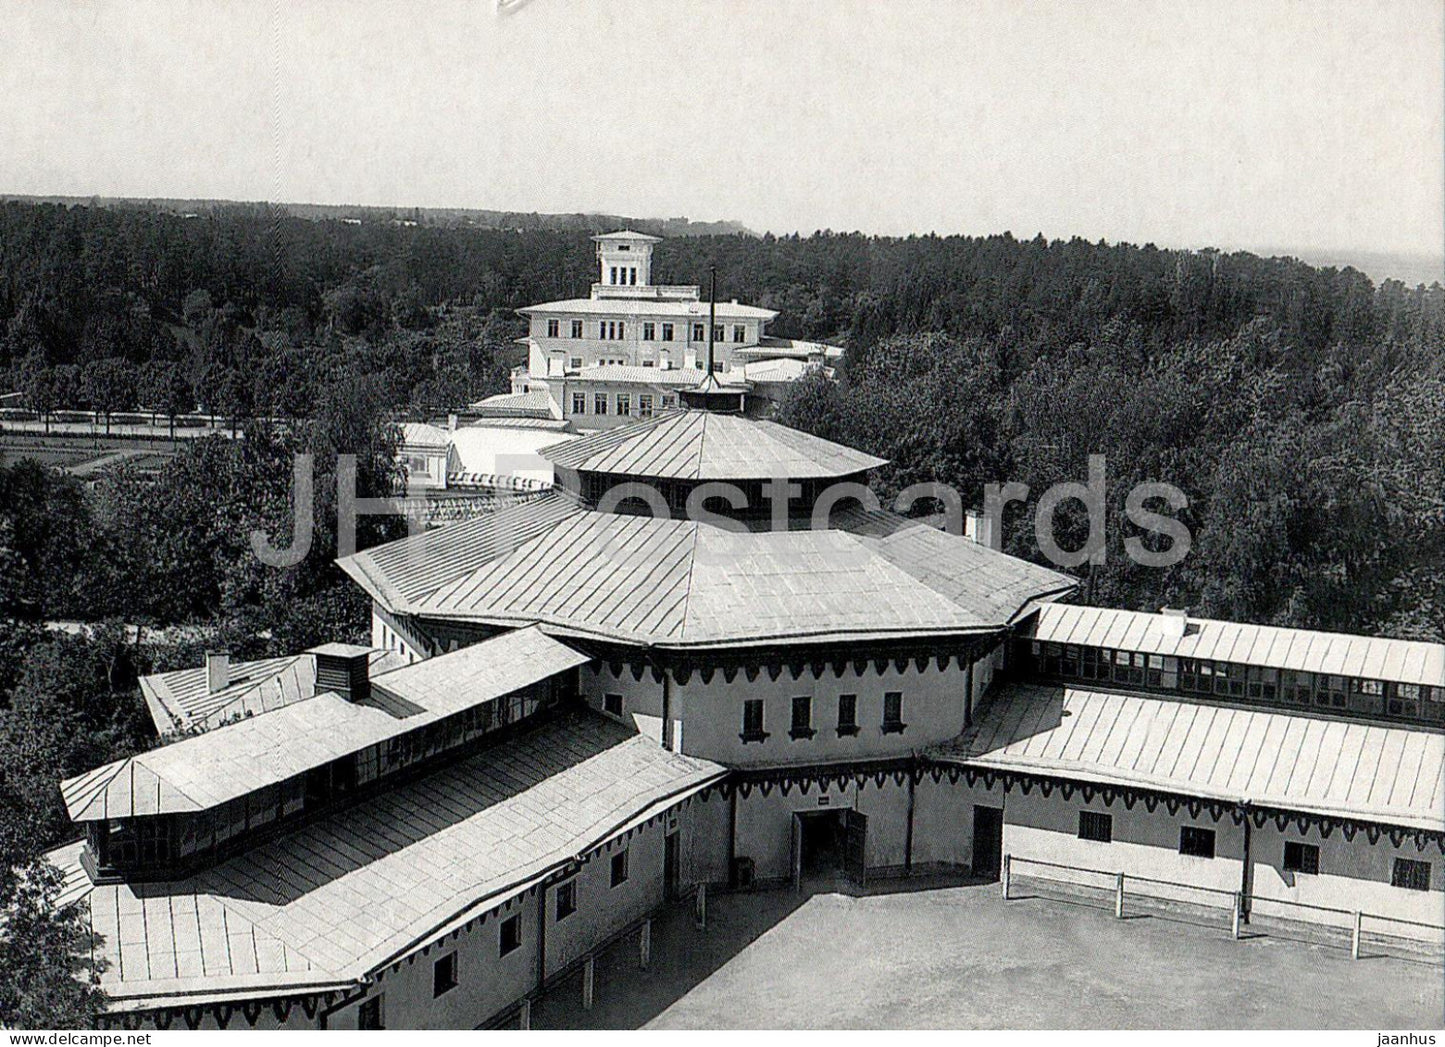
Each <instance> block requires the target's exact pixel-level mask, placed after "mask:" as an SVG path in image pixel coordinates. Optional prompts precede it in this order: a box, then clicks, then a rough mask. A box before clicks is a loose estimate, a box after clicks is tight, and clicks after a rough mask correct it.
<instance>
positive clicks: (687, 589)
mask: <svg viewBox="0 0 1445 1047" xmlns="http://www.w3.org/2000/svg"><path fill="white" fill-rule="evenodd" d="M688 523H689V524H690V525H691V526H692V549H691V550H690V551H689V552H688V555H687V584H686V585H685V586H683V589H682V632H681V634H680V635H679V636H678V640H679V641H682V640H686V639H687V618H688V613H689V612H690V611H691V610H692V591H693V590H692V572H693V570H694V569H695V568H696V567H697V540H698V534H699V527H700V524H699V523H698V521H696V520H689V521H688Z"/></svg>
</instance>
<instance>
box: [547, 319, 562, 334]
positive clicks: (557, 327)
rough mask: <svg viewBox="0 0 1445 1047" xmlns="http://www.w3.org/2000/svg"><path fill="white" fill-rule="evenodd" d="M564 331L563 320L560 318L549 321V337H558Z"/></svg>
mask: <svg viewBox="0 0 1445 1047" xmlns="http://www.w3.org/2000/svg"><path fill="white" fill-rule="evenodd" d="M561 333H562V322H561V321H560V320H548V321H547V337H548V338H556V337H557V336H558V335H560V334H561Z"/></svg>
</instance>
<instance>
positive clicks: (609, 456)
mask: <svg viewBox="0 0 1445 1047" xmlns="http://www.w3.org/2000/svg"><path fill="white" fill-rule="evenodd" d="M541 454H542V455H543V456H544V457H546V458H548V459H549V460H551V462H552V463H553V464H554V465H557V466H561V467H562V468H566V469H575V470H577V471H579V472H599V473H620V474H627V475H629V476H636V477H639V478H656V479H669V480H696V481H704V480H768V479H772V478H773V477H783V478H784V479H788V480H816V479H827V478H830V477H844V476H853V475H855V474H857V473H861V472H864V471H866V470H868V469H876V468H878V467H879V466H882V465H887V464H888V463H887V461H886V460H885V459H883V458H875V457H874V456H873V455H871V454H864V453H863V452H862V451H857V450H854V449H853V448H851V447H845V446H844V445H842V444H836V443H833V442H832V441H831V440H824V439H822V438H821V437H817V436H813V435H811V434H809V433H805V432H802V431H800V430H798V429H790V428H788V427H787V426H785V425H778V424H777V423H776V422H765V421H758V420H756V419H752V418H744V417H741V416H739V415H730V414H720V413H715V412H709V411H685V410H684V411H670V412H667V413H665V414H662V415H659V416H658V417H655V418H651V419H648V420H646V421H642V422H635V423H633V424H631V425H623V426H618V427H617V428H615V429H607V430H603V431H602V432H598V433H594V434H592V435H591V436H587V437H584V438H582V439H580V440H572V441H569V442H568V443H566V444H558V445H556V446H554V447H543V448H542V449H541Z"/></svg>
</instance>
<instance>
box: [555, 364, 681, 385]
mask: <svg viewBox="0 0 1445 1047" xmlns="http://www.w3.org/2000/svg"><path fill="white" fill-rule="evenodd" d="M705 374H706V372H705V371H703V369H702V368H700V367H630V366H627V365H623V364H601V365H598V366H596V367H583V368H581V369H579V370H578V371H576V372H575V373H573V374H569V375H568V376H567V381H569V382H574V381H576V382H620V383H625V384H637V385H668V386H671V385H681V386H693V385H697V383H698V382H700V381H702V379H703V376H704V375H705Z"/></svg>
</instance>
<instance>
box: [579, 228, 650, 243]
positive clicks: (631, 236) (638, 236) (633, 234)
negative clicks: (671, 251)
mask: <svg viewBox="0 0 1445 1047" xmlns="http://www.w3.org/2000/svg"><path fill="white" fill-rule="evenodd" d="M592 239H594V240H632V241H634V242H638V243H646V244H660V243H662V237H660V236H649V235H648V234H647V233H639V232H637V231H635V230H633V229H619V230H617V232H615V233H598V234H597V235H596V236H594V237H593V238H592Z"/></svg>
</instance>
